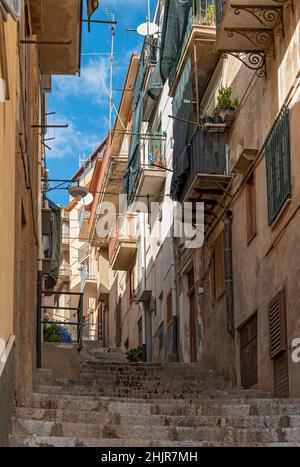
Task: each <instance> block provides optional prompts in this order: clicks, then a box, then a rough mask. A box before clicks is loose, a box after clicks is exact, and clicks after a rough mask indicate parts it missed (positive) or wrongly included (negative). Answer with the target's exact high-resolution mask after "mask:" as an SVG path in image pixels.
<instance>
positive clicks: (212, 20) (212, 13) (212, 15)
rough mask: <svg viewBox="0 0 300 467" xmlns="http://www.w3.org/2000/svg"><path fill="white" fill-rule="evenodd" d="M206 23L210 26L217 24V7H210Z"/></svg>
mask: <svg viewBox="0 0 300 467" xmlns="http://www.w3.org/2000/svg"><path fill="white" fill-rule="evenodd" d="M205 20H206V21H205V22H206V23H207V24H208V25H209V26H214V25H215V24H216V7H215V5H209V6H208V7H207V11H206V17H205Z"/></svg>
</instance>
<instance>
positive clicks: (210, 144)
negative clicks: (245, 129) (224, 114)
mask: <svg viewBox="0 0 300 467" xmlns="http://www.w3.org/2000/svg"><path fill="white" fill-rule="evenodd" d="M225 147H226V146H225V133H224V130H222V129H221V128H220V129H218V127H217V126H216V127H214V125H212V128H211V131H209V130H206V131H205V130H203V129H199V130H198V131H197V133H196V134H195V136H194V138H193V139H192V141H191V144H190V145H189V149H188V152H187V153H186V152H184V153H182V155H181V157H178V158H177V159H176V160H175V162H174V175H173V178H172V184H171V194H172V196H173V198H176V199H177V200H178V201H180V202H181V203H183V202H192V203H194V202H203V203H204V204H205V211H204V212H205V223H206V224H209V223H210V218H211V217H214V209H215V208H216V207H217V206H221V205H222V203H221V198H222V197H223V196H224V193H225V192H226V188H227V186H228V184H229V183H230V181H231V176H229V175H227V162H226V150H225Z"/></svg>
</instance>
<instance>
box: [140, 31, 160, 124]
mask: <svg viewBox="0 0 300 467" xmlns="http://www.w3.org/2000/svg"><path fill="white" fill-rule="evenodd" d="M158 50H159V40H158V39H156V38H151V37H150V38H148V39H147V42H145V43H144V48H143V52H142V56H143V57H144V64H145V74H144V93H143V94H144V97H143V121H144V122H149V120H150V119H151V115H152V111H153V109H154V107H155V104H156V101H155V100H154V99H153V98H151V97H150V96H149V94H148V92H149V91H150V89H151V88H152V87H153V86H154V87H155V88H158V89H161V88H162V84H161V82H160V80H158V83H155V82H154V83H153V81H152V77H153V72H154V70H155V68H156V66H157V65H158V61H157V58H158Z"/></svg>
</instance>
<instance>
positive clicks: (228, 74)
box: [201, 2, 300, 397]
mask: <svg viewBox="0 0 300 467" xmlns="http://www.w3.org/2000/svg"><path fill="white" fill-rule="evenodd" d="M299 21H300V5H299V3H298V2H295V12H294V13H293V14H288V18H287V17H286V21H285V37H282V36H279V35H278V36H275V57H274V58H273V57H270V58H268V60H267V77H266V79H265V80H263V79H258V78H257V77H256V76H255V75H254V76H253V75H252V73H251V72H249V70H247V69H246V68H245V67H243V66H241V65H238V64H237V63H235V59H233V58H229V59H228V61H227V62H225V64H224V68H223V83H224V84H229V85H231V86H232V88H233V94H234V96H238V97H239V100H240V103H241V104H240V107H239V109H238V112H237V116H236V120H235V123H234V125H233V127H232V129H231V131H230V132H229V135H228V144H229V146H230V167H232V166H233V165H234V163H235V161H236V159H237V157H238V156H239V154H240V153H241V151H242V149H243V148H244V147H257V148H258V150H259V152H260V153H261V159H260V160H259V162H258V163H257V164H256V167H255V170H254V177H255V193H256V215H257V235H256V237H255V238H254V239H253V240H252V241H251V243H250V244H249V245H248V244H247V231H246V229H247V224H246V220H247V216H246V215H247V213H246V199H245V190H244V189H242V190H240V192H239V195H238V196H237V197H235V199H234V202H233V203H232V204H231V206H230V207H231V209H233V262H234V264H233V266H234V302H235V324H236V327H238V326H239V325H241V324H242V323H243V322H244V321H245V320H246V319H247V318H249V317H250V316H251V315H252V314H253V313H254V312H255V311H257V316H258V379H259V383H258V387H259V388H261V389H263V390H266V391H272V390H273V368H272V361H271V360H270V357H269V322H268V314H267V307H268V303H269V301H270V300H271V299H272V298H273V297H274V296H275V295H276V293H277V292H278V291H279V290H280V289H281V288H282V287H283V286H285V287H286V299H287V320H288V343H289V345H291V342H292V339H293V338H296V337H299V336H300V319H299V311H298V310H299V300H300V299H299V296H300V295H299V286H300V283H299V273H300V271H299V258H298V255H297V251H298V244H299V222H300V215H299V211H297V213H296V214H295V215H294V212H295V211H296V210H297V208H298V206H299V204H300V178H299V173H300V172H299V171H300V161H299V157H298V148H299V144H300V135H299V127H300V106H299V91H296V95H295V97H294V98H293V99H292V100H291V101H289V106H290V135H291V169H292V185H293V193H292V200H291V203H290V204H289V206H287V208H286V209H285V211H284V212H283V213H282V214H281V215H280V217H279V218H278V221H277V222H276V223H275V224H274V225H273V226H269V225H268V205H267V186H266V166H265V158H264V153H263V147H264V143H265V140H266V138H267V135H268V133H269V131H270V130H271V128H272V127H273V125H274V122H275V119H276V117H277V115H278V113H279V112H280V109H281V108H282V105H283V103H284V101H285V100H286V99H287V98H288V97H289V95H290V93H291V91H292V86H293V85H294V84H295V83H296V81H295V80H296V78H297V75H298V74H299V71H300V66H299V65H300V23H299ZM241 182H242V177H241V176H237V177H236V178H235V181H234V183H233V188H232V190H233V192H234V191H235V190H236V189H237V188H238V186H239V184H240V183H241ZM220 226H221V223H220V225H219V228H221V227H220ZM285 226H286V228H285ZM281 231H283V235H282V236H281V237H280V240H279V241H278V242H276V244H274V246H273V248H272V249H271V250H270V248H271V246H272V243H273V241H274V239H275V238H276V237H277V236H278V234H279V233H280V232H281ZM214 237H216V235H215V232H214V233H213V234H212V236H211V237H210V238H209V242H211V243H212V242H213V239H214ZM206 264H207V261H206ZM208 286H209V280H208V278H204V295H203V296H202V298H201V303H202V310H203V311H202V310H201V313H203V327H204V346H203V348H204V351H203V358H204V360H205V361H207V362H209V364H212V365H213V366H214V367H216V368H217V369H221V371H222V372H223V374H224V375H225V376H226V377H230V379H232V378H231V375H234V367H236V370H237V375H238V382H239V383H240V363H239V361H240V353H239V345H240V343H239V334H238V332H237V334H236V338H235V342H234V344H235V348H233V346H232V345H229V342H228V336H227V335H226V307H225V301H224V298H223V299H220V300H219V302H218V303H217V304H215V306H212V305H211V304H210V298H209V295H210V293H209V289H208ZM231 344H233V342H231ZM222 348H223V351H222ZM234 362H235V364H234ZM289 377H290V395H291V396H292V397H293V396H299V395H300V367H299V365H297V364H294V363H292V361H291V358H289Z"/></svg>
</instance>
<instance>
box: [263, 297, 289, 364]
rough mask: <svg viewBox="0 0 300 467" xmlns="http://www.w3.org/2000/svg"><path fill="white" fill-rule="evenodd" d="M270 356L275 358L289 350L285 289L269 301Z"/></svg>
mask: <svg viewBox="0 0 300 467" xmlns="http://www.w3.org/2000/svg"><path fill="white" fill-rule="evenodd" d="M268 312H269V326H270V357H271V358H272V359H273V358H275V357H276V356H278V355H279V354H280V353H282V352H284V351H286V350H287V326H286V302H285V289H282V290H281V291H280V292H279V293H278V294H277V295H276V296H275V297H274V298H273V300H271V302H270V303H269V307H268Z"/></svg>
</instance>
